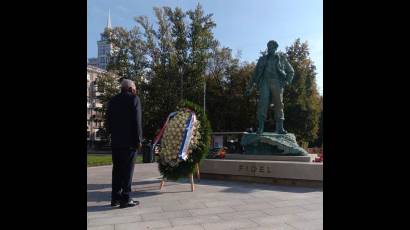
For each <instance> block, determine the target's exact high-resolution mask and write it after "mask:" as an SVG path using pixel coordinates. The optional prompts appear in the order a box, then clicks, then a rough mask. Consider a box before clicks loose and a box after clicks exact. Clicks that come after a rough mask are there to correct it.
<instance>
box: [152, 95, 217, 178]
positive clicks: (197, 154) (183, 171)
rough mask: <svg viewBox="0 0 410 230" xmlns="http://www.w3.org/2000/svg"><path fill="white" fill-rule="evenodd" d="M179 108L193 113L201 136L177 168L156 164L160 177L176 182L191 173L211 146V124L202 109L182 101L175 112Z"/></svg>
mask: <svg viewBox="0 0 410 230" xmlns="http://www.w3.org/2000/svg"><path fill="white" fill-rule="evenodd" d="M181 108H189V109H191V110H192V111H194V112H195V114H196V116H197V119H198V121H199V122H200V128H199V133H200V134H201V139H200V142H199V144H198V147H197V148H196V149H194V150H193V152H192V154H190V155H189V157H188V159H187V160H186V161H183V162H181V163H179V165H178V166H177V167H170V166H169V165H162V164H161V163H159V162H158V169H159V171H160V173H161V175H162V176H163V177H164V178H166V179H168V180H177V179H178V178H180V177H187V176H188V175H189V174H190V173H193V172H194V170H195V165H196V164H197V163H199V162H200V161H201V160H202V159H203V158H204V157H205V156H206V155H207V153H208V151H209V146H210V144H211V132H212V131H211V124H210V123H209V121H208V118H207V116H206V114H205V113H204V111H203V109H202V107H201V106H199V105H197V104H195V103H193V102H190V101H182V102H181V103H179V104H178V107H177V110H179V109H181Z"/></svg>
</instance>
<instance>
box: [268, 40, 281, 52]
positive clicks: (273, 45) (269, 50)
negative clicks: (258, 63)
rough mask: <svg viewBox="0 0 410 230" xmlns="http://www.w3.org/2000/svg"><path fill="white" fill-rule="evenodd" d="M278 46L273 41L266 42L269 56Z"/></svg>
mask: <svg viewBox="0 0 410 230" xmlns="http://www.w3.org/2000/svg"><path fill="white" fill-rule="evenodd" d="M278 46H279V44H278V43H277V42H276V41H274V40H270V41H269V42H268V53H269V54H274V53H275V52H276V49H277V48H278Z"/></svg>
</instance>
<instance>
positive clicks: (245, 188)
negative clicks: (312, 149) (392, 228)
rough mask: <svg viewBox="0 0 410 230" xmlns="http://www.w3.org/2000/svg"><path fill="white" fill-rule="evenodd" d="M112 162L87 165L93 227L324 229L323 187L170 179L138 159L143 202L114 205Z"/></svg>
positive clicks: (137, 189) (136, 193)
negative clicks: (162, 181) (162, 182)
mask: <svg viewBox="0 0 410 230" xmlns="http://www.w3.org/2000/svg"><path fill="white" fill-rule="evenodd" d="M111 170H112V168H111V166H101V167H91V168H87V225H88V227H87V229H89V230H127V229H133V230H139V229H144V230H146V229H153V230H155V229H158V230H165V229H173V230H178V229H186V230H195V229H201V230H206V229H211V230H218V229H260V230H262V229H283V230H298V229H299V230H302V229H303V230H305V229H323V227H322V225H323V221H322V218H323V192H322V190H321V189H315V188H304V187H290V186H274V185H266V184H257V183H245V182H236V181H217V180H215V181H214V180H208V179H202V180H201V181H200V182H199V183H197V181H196V184H195V186H196V190H195V192H191V191H190V190H191V187H190V184H189V181H188V179H181V180H179V181H177V182H172V181H167V182H166V183H165V186H164V188H163V190H162V191H159V182H160V174H159V172H158V167H157V164H156V163H152V164H137V165H136V166H135V170H134V177H133V185H132V194H131V196H132V197H133V198H134V199H136V200H138V201H140V205H138V206H136V207H132V208H126V209H119V208H111V207H110V195H111Z"/></svg>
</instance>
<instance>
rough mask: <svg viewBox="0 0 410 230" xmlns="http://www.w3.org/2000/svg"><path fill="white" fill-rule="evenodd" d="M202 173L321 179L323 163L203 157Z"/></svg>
mask: <svg viewBox="0 0 410 230" xmlns="http://www.w3.org/2000/svg"><path fill="white" fill-rule="evenodd" d="M200 172H201V175H202V174H220V175H233V176H249V177H262V178H265V177H266V178H276V179H291V180H308V181H323V163H310V162H290V161H263V160H227V159H204V160H203V161H202V163H201V166H200Z"/></svg>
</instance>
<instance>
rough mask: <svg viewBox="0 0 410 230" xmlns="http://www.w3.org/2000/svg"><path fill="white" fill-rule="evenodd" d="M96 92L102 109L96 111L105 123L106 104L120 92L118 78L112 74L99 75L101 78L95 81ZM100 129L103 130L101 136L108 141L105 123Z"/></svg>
mask: <svg viewBox="0 0 410 230" xmlns="http://www.w3.org/2000/svg"><path fill="white" fill-rule="evenodd" d="M97 92H98V93H99V94H98V96H97V99H98V100H99V101H100V102H101V104H102V107H101V108H97V109H96V111H97V112H99V113H100V114H101V115H102V117H103V118H104V121H106V120H107V108H108V102H109V101H110V99H111V98H112V97H113V96H115V95H116V94H118V93H119V92H120V84H119V81H118V78H117V77H116V76H115V75H114V74H112V73H107V74H104V75H101V77H100V78H98V80H97ZM102 129H103V130H101V133H102V134H103V136H104V138H106V139H109V137H108V132H107V122H104V127H103V128H102Z"/></svg>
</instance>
